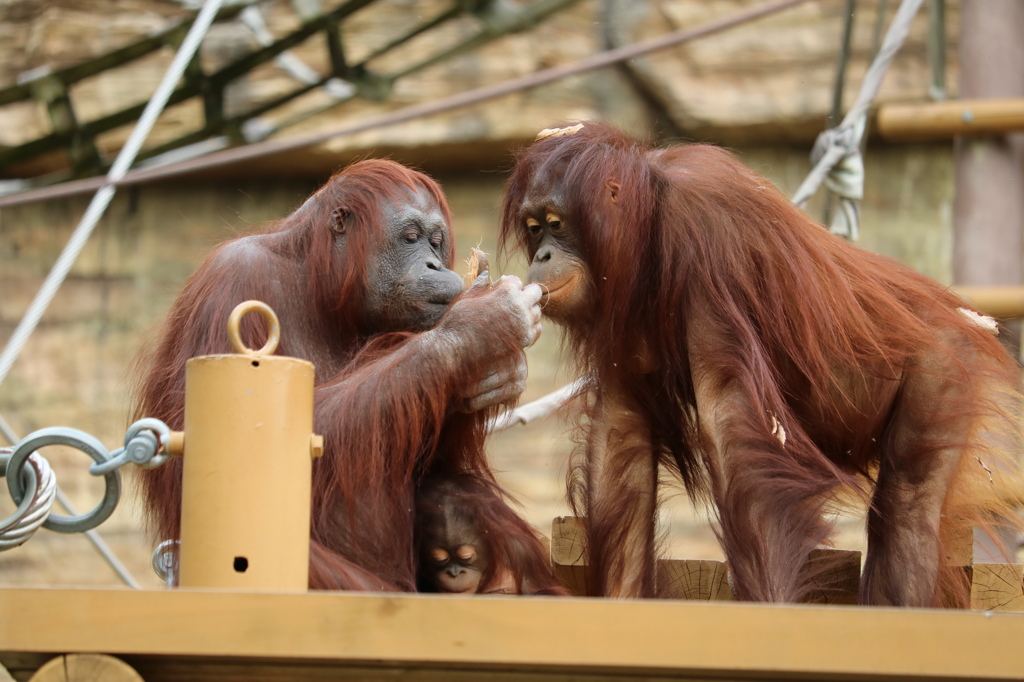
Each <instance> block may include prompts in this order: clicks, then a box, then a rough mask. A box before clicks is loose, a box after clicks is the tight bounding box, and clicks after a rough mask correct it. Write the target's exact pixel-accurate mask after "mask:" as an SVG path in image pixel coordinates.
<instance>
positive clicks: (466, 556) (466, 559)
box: [455, 545, 476, 564]
mask: <svg viewBox="0 0 1024 682" xmlns="http://www.w3.org/2000/svg"><path fill="white" fill-rule="evenodd" d="M455 556H457V557H459V561H461V562H462V563H464V564H467V563H470V562H471V561H473V560H474V559H476V548H475V547H473V545H462V546H461V547H459V548H458V549H457V550H455Z"/></svg>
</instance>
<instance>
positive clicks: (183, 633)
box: [0, 588, 1024, 682]
mask: <svg viewBox="0 0 1024 682" xmlns="http://www.w3.org/2000/svg"><path fill="white" fill-rule="evenodd" d="M1021 642H1024V614H1017V613H1000V612H953V611H934V610H933V611H926V610H913V609H884V608H870V609H869V608H860V607H853V606H816V605H801V606H771V605H762V604H757V605H754V604H740V603H729V602H719V603H705V602H683V601H653V600H652V601H630V602H625V601H613V600H602V599H583V598H565V599H557V598H527V597H446V596H428V595H399V596H384V595H374V594H353V593H340V592H323V593H301V594H283V593H241V592H236V593H231V592H223V591H201V590H175V591H131V590H124V589H22V588H19V589H0V663H2V664H3V665H5V666H6V667H7V668H8V669H9V670H10V671H11V673H12V674H14V675H15V678H16V679H28V678H29V677H30V676H31V673H32V672H33V671H34V670H35V669H36V668H38V667H39V666H40V665H42V663H44V662H45V661H46V660H48V659H49V658H51V657H52V656H54V655H58V654H62V653H69V652H85V653H90V652H91V653H106V654H112V655H115V656H118V657H119V658H121V659H123V660H124V661H126V662H128V663H129V664H130V665H132V666H133V667H134V668H135V669H136V670H137V671H138V672H139V673H140V674H141V675H142V677H143V678H144V679H145V680H146V681H147V682H157V681H158V680H172V679H173V680H183V679H184V680H193V681H198V680H242V679H245V680H255V681H264V680H326V679H343V680H351V679H360V680H395V679H402V680H423V681H426V680H430V681H434V680H455V681H457V682H458V681H462V680H478V679H488V680H499V681H512V680H526V679H531V680H545V681H550V682H554V681H555V680H558V681H560V682H565V681H568V680H624V679H653V680H657V679H668V678H673V679H725V680H756V679H801V680H883V679H885V680H891V679H898V680H918V679H978V680H1009V679H1020V678H1021V677H1022V676H1024V658H1022V656H1021Z"/></svg>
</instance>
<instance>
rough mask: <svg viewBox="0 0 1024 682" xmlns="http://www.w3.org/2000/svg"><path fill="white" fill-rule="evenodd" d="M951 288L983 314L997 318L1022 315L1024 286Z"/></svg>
mask: <svg viewBox="0 0 1024 682" xmlns="http://www.w3.org/2000/svg"><path fill="white" fill-rule="evenodd" d="M953 290H954V291H956V293H957V294H959V295H960V296H961V297H963V299H964V300H965V301H967V302H968V303H969V304H970V305H971V306H973V307H974V308H976V309H977V310H978V312H980V313H984V314H985V315H991V316H992V317H996V318H999V319H1016V318H1020V317H1024V286H1005V287H976V286H955V287H953Z"/></svg>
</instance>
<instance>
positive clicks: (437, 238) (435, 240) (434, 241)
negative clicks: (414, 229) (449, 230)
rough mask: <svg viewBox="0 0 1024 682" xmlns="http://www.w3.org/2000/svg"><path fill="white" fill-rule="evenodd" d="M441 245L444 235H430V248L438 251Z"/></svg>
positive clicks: (437, 233)
mask: <svg viewBox="0 0 1024 682" xmlns="http://www.w3.org/2000/svg"><path fill="white" fill-rule="evenodd" d="M442 244H444V234H442V233H441V232H435V233H434V234H432V235H430V245H431V246H433V247H434V248H435V249H439V248H441V245H442Z"/></svg>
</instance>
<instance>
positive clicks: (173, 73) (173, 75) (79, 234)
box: [0, 0, 223, 384]
mask: <svg viewBox="0 0 1024 682" xmlns="http://www.w3.org/2000/svg"><path fill="white" fill-rule="evenodd" d="M222 3H223V0H207V2H206V4H205V5H203V9H202V10H201V11H200V12H199V16H197V17H196V20H195V22H193V24H192V27H191V28H190V29H189V32H188V35H186V36H185V40H184V41H183V42H182V44H181V49H179V50H178V53H177V54H176V55H174V60H173V61H172V62H171V65H170V67H169V68H168V69H167V73H166V74H164V79H163V81H161V82H160V85H159V87H157V89H156V92H155V93H154V94H153V97H152V99H150V100H149V103H148V104H147V105H146V108H145V110H143V112H142V116H140V117H139V121H138V123H137V124H136V126H135V129H134V130H133V131H132V134H131V135H130V136H129V137H128V141H127V142H125V144H124V146H123V147H122V148H121V151H120V152H118V154H117V158H116V159H115V160H114V164H113V165H112V166H111V168H110V172H109V173H107V175H106V177H105V178H102V179H101V182H102V185H103V186H101V187H100V188H99V190H98V191H97V192H96V194H95V195H94V196H93V198H92V201H90V202H89V207H88V208H87V209H86V210H85V215H84V216H82V220H81V222H79V223H78V227H76V228H75V231H74V232H73V233H72V235H71V239H70V240H68V243H67V246H65V247H64V250H63V251H62V252H61V254H60V257H59V258H58V259H57V262H56V263H55V264H54V266H53V269H52V270H50V274H49V275H47V277H46V280H45V281H44V282H43V286H42V287H41V288H40V289H39V293H38V294H36V297H35V299H33V301H32V304H31V305H30V306H29V308H28V310H27V311H26V312H25V316H24V317H23V318H22V319H21V322H20V323H19V324H18V327H17V328H16V329H15V330H14V333H13V334H12V335H11V338H10V339H8V341H7V345H6V346H5V347H4V350H3V353H0V384H2V383H3V381H4V379H6V378H7V374H8V372H10V371H11V367H12V366H13V365H14V361H15V360H17V358H18V355H19V354H20V353H21V350H22V348H24V347H25V343H26V342H27V341H28V338H29V337H30V336H31V335H32V332H34V331H35V329H36V326H38V324H39V320H40V319H42V317H43V313H45V312H46V309H47V308H48V307H49V305H50V302H51V301H53V297H54V296H56V295H57V291H58V290H59V289H60V286H61V284H63V283H64V279H65V278H66V277H67V276H68V272H70V271H71V266H73V265H74V264H75V261H76V260H77V259H78V256H79V254H81V252H82V249H83V248H85V244H86V242H87V241H88V240H89V236H90V235H92V231H93V229H94V228H95V227H96V224H97V223H98V222H99V220H100V218H102V217H103V214H104V213H105V212H106V210H107V207H108V206H109V205H110V200H111V199H113V198H114V192H115V191H116V190H115V185H116V184H117V182H118V181H119V180H121V179H122V178H124V176H125V174H126V173H127V172H128V169H129V168H130V167H131V165H132V162H134V161H135V157H136V156H137V155H138V153H139V150H140V149H141V148H142V143H143V142H144V141H145V140H146V137H147V136H148V135H149V132H150V131H151V130H152V129H153V124H155V123H156V119H157V118H158V117H159V116H160V114H161V112H163V110H164V106H166V104H167V100H168V98H170V96H171V93H172V92H174V88H175V86H176V85H177V83H178V80H179V79H180V78H181V76H182V74H184V73H185V68H186V67H187V66H188V64H189V62H191V61H192V57H193V56H195V53H196V50H197V49H199V44H200V43H201V42H202V40H203V36H205V35H206V31H207V29H209V28H210V24H211V23H213V20H214V18H215V17H216V16H217V11H218V10H219V9H220V6H221V4H222Z"/></svg>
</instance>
